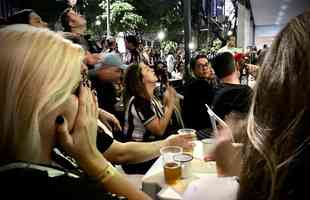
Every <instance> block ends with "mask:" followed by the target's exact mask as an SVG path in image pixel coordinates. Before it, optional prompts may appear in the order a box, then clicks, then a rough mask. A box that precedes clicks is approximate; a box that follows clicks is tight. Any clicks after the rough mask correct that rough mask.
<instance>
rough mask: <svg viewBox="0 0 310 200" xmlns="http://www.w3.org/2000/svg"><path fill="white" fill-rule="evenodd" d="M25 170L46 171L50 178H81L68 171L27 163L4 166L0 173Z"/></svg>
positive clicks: (0, 168)
mask: <svg viewBox="0 0 310 200" xmlns="http://www.w3.org/2000/svg"><path fill="white" fill-rule="evenodd" d="M23 168H29V169H35V170H39V171H45V172H47V174H48V176H49V177H57V176H63V175H66V176H69V177H72V178H79V176H78V175H76V174H73V173H70V172H68V171H63V170H60V169H57V168H53V167H49V166H44V165H38V164H33V163H25V162H14V163H10V164H7V165H4V166H1V167H0V173H1V172H5V171H9V170H12V169H23Z"/></svg>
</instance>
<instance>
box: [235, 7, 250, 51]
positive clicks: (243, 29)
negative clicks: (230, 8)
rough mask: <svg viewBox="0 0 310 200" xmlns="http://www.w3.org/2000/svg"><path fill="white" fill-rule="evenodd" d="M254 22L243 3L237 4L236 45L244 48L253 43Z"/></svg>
mask: <svg viewBox="0 0 310 200" xmlns="http://www.w3.org/2000/svg"><path fill="white" fill-rule="evenodd" d="M253 32H254V22H253V21H252V20H251V12H250V10H249V9H247V8H245V7H244V6H243V5H241V4H238V25H237V47H239V48H243V49H246V47H247V46H249V45H253V44H254V38H253V35H254V34H253Z"/></svg>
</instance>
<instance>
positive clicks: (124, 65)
mask: <svg viewBox="0 0 310 200" xmlns="http://www.w3.org/2000/svg"><path fill="white" fill-rule="evenodd" d="M120 68H121V69H127V68H128V65H126V64H122V65H120Z"/></svg>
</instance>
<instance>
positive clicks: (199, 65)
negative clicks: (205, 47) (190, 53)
mask: <svg viewBox="0 0 310 200" xmlns="http://www.w3.org/2000/svg"><path fill="white" fill-rule="evenodd" d="M196 66H197V67H199V68H203V67H209V63H206V64H197V65H196Z"/></svg>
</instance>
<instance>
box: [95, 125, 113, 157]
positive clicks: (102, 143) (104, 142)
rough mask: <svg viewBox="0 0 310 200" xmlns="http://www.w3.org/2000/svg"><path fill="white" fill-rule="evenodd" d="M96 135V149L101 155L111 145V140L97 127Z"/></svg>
mask: <svg viewBox="0 0 310 200" xmlns="http://www.w3.org/2000/svg"><path fill="white" fill-rule="evenodd" d="M98 129H99V130H98V134H97V148H98V150H99V151H100V152H101V153H104V152H105V151H106V150H107V149H108V148H109V147H110V146H111V145H112V143H113V138H112V137H110V136H109V135H108V134H106V133H104V131H103V130H101V129H100V128H99V127H98Z"/></svg>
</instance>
